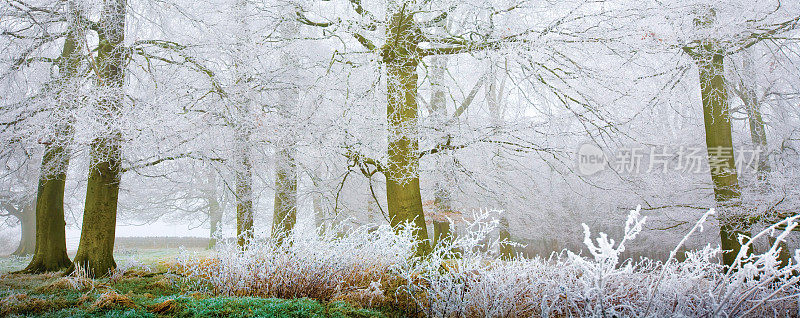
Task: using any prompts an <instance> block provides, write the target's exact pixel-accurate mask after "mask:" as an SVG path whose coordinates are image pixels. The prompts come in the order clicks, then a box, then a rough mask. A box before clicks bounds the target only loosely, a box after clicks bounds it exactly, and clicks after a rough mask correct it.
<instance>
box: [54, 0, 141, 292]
mask: <svg viewBox="0 0 800 318" xmlns="http://www.w3.org/2000/svg"><path fill="white" fill-rule="evenodd" d="M126 15H127V2H126V0H109V1H105V2H104V5H103V9H102V12H101V13H100V24H99V25H100V26H101V28H100V29H99V30H98V32H97V33H98V39H99V44H98V49H97V60H96V61H97V64H96V65H95V67H96V70H97V73H98V74H97V75H98V79H97V83H98V85H99V86H100V88H102V89H103V96H101V99H100V102H99V105H98V106H99V108H100V109H99V113H100V114H101V116H103V117H104V118H103V121H104V122H105V123H106V129H107V130H106V132H104V134H103V135H101V136H100V137H98V138H96V139H95V140H94V141H93V142H92V143H91V145H90V147H91V154H90V156H91V158H90V168H89V181H88V183H87V186H86V205H85V208H84V211H83V225H82V228H81V239H80V243H79V245H78V253H77V254H76V255H75V259H74V260H73V263H72V264H73V265H72V266H71V267H70V268H69V269H68V270H67V272H68V273H70V272H72V271H74V270H75V269H77V268H78V267H80V268H81V269H84V270H86V271H87V273H88V274H89V275H90V276H92V277H102V276H106V275H109V274H110V272H111V271H113V270H114V269H115V268H116V266H117V264H116V262H115V261H114V237H115V229H116V225H117V202H118V199H119V184H120V178H121V177H122V170H121V166H120V163H121V156H122V151H121V142H122V134H121V132H120V131H119V128H118V127H116V125H115V121H116V118H117V117H118V116H119V115H120V112H121V111H122V104H123V97H124V88H123V86H124V82H125V60H126V58H127V57H126V52H125V47H124V45H123V44H124V40H125V17H126Z"/></svg>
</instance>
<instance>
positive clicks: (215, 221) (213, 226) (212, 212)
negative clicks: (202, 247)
mask: <svg viewBox="0 0 800 318" xmlns="http://www.w3.org/2000/svg"><path fill="white" fill-rule="evenodd" d="M207 177H208V181H207V184H206V187H207V188H206V189H205V190H206V200H208V229H209V233H208V234H209V235H208V249H213V248H214V247H215V246H216V245H217V229H218V228H219V224H220V222H222V210H221V209H220V207H219V200H218V198H217V178H216V171H214V170H213V169H208V171H207Z"/></svg>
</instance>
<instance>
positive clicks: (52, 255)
mask: <svg viewBox="0 0 800 318" xmlns="http://www.w3.org/2000/svg"><path fill="white" fill-rule="evenodd" d="M70 9H73V10H74V8H70ZM71 18H72V19H73V20H72V21H70V26H69V29H68V30H67V36H66V38H65V40H64V47H63V48H62V50H61V56H60V57H59V67H58V68H59V81H60V82H61V83H59V84H60V85H58V86H59V88H60V89H61V91H59V94H61V95H62V96H67V97H65V99H64V100H69V97H68V96H70V95H71V94H73V93H74V92H73V90H74V89H77V86H78V85H79V84H78V83H76V80H77V78H78V77H79V72H78V68H79V67H80V65H81V63H82V61H83V57H82V54H81V52H80V49H81V43H83V41H84V37H85V30H84V28H83V27H81V26H80V24H79V23H78V21H77V18H76V17H75V16H72V17H71ZM61 106H62V107H64V108H70V107H71V103H70V102H66V101H65V102H64V104H63V105H61ZM57 127H58V129H57V130H56V132H55V134H54V138H53V139H52V140H51V141H50V142H49V143H48V144H46V145H45V148H44V155H42V166H41V169H40V171H41V172H40V175H39V186H38V189H37V193H36V216H35V222H36V225H35V228H36V234H35V238H36V243H35V244H36V247H35V248H34V255H33V259H31V262H30V263H29V264H28V266H27V267H25V269H24V270H23V271H25V272H28V273H41V272H49V271H57V270H61V269H64V268H66V267H69V266H70V264H71V262H70V260H69V257H68V256H67V242H66V233H65V229H64V226H65V225H66V222H65V221H64V186H65V182H66V179H67V167H68V166H69V156H70V152H69V148H68V147H69V144H70V143H71V142H72V134H73V131H72V130H73V128H72V123H70V122H68V121H65V122H61V123H57Z"/></svg>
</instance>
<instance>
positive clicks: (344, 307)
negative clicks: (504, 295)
mask: <svg viewBox="0 0 800 318" xmlns="http://www.w3.org/2000/svg"><path fill="white" fill-rule="evenodd" d="M190 252H196V253H200V254H202V253H208V252H206V251H202V250H197V251H190ZM177 254H178V250H177V249H142V250H128V251H120V252H118V253H115V259H116V260H117V263H118V264H124V265H121V267H130V268H129V269H128V270H127V271H125V274H123V275H118V276H112V277H110V278H103V279H97V280H89V279H85V278H80V277H62V276H61V275H60V273H47V274H41V275H24V274H12V273H10V272H12V271H15V270H19V269H21V268H23V267H25V265H26V264H27V262H28V261H29V258H19V257H2V258H0V274H2V276H0V316H3V317H6V316H9V317H387V316H389V317H397V316H402V314H398V313H389V312H386V311H379V310H370V309H362V308H354V307H352V306H351V305H348V304H345V303H342V302H321V301H317V300H313V299H307V298H302V299H291V300H289V299H275V298H268V299H265V298H252V297H224V296H218V295H213V294H212V293H209V292H201V290H202V288H198V286H195V284H193V282H192V281H191V280H188V279H186V278H185V277H183V276H181V275H179V274H176V273H175V272H174V271H171V270H170V268H169V264H170V262H172V261H174V259H175V257H176V256H177ZM131 264H132V265H131Z"/></svg>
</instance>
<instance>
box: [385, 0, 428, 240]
mask: <svg viewBox="0 0 800 318" xmlns="http://www.w3.org/2000/svg"><path fill="white" fill-rule="evenodd" d="M386 38H387V39H389V40H388V42H387V43H386V46H385V47H384V48H383V52H382V53H383V61H384V63H385V65H386V69H387V75H388V76H387V93H388V105H387V109H386V115H387V117H388V118H387V121H388V128H389V136H388V157H389V158H388V165H387V171H385V174H386V201H387V202H388V206H389V219H390V223H391V225H392V226H393V227H397V226H398V225H400V224H403V223H405V222H411V223H412V224H413V225H415V226H416V227H417V231H415V233H414V234H415V238H416V239H417V240H418V245H417V251H416V253H417V255H424V254H427V253H428V252H429V251H430V244H429V242H428V229H427V227H426V225H425V215H424V214H423V212H422V196H421V194H420V187H419V175H418V172H419V171H418V170H419V143H418V136H417V131H418V127H417V65H418V64H419V57H418V56H417V54H416V53H417V50H418V48H417V43H418V41H419V39H418V30H416V28H415V25H414V17H413V14H407V13H406V12H405V9H401V10H400V11H399V12H395V13H394V14H393V15H392V18H391V21H390V23H389V26H388V27H387V29H386Z"/></svg>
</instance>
